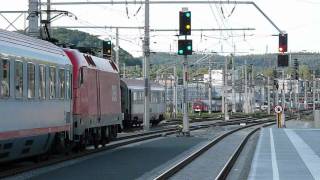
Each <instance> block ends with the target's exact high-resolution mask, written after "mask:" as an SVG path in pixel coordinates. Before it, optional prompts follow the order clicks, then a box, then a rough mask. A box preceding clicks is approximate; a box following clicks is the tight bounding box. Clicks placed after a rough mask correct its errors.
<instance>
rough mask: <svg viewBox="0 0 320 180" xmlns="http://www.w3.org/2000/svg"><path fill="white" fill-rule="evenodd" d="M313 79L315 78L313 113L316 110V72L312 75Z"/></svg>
mask: <svg viewBox="0 0 320 180" xmlns="http://www.w3.org/2000/svg"><path fill="white" fill-rule="evenodd" d="M312 80H313V84H312V99H313V107H312V109H313V115H314V113H315V111H316V78H315V74H313V75H312Z"/></svg>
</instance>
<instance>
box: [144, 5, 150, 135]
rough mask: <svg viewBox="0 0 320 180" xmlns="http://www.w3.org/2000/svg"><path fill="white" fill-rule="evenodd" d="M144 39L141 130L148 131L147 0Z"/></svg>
mask: <svg viewBox="0 0 320 180" xmlns="http://www.w3.org/2000/svg"><path fill="white" fill-rule="evenodd" d="M144 9H145V11H144V13H145V17H144V23H145V24H144V39H143V56H144V59H143V62H144V63H143V65H144V66H143V76H144V114H143V129H144V130H145V131H149V129H150V93H149V61H150V47H149V46H150V34H149V33H150V32H149V28H150V27H149V0H145V8H144Z"/></svg>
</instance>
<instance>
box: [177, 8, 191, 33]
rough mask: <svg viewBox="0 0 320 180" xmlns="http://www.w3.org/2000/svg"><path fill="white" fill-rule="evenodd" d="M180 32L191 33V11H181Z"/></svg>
mask: <svg viewBox="0 0 320 180" xmlns="http://www.w3.org/2000/svg"><path fill="white" fill-rule="evenodd" d="M179 25H180V26H179V32H180V35H191V12H190V11H180V12H179Z"/></svg>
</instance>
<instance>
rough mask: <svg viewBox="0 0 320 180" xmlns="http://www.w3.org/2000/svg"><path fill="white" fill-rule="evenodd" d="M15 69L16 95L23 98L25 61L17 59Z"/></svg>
mask: <svg viewBox="0 0 320 180" xmlns="http://www.w3.org/2000/svg"><path fill="white" fill-rule="evenodd" d="M14 70H15V72H14V76H15V78H14V80H15V96H16V98H22V96H23V63H22V62H21V61H16V62H15V68H14Z"/></svg>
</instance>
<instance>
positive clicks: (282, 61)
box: [278, 54, 289, 67]
mask: <svg viewBox="0 0 320 180" xmlns="http://www.w3.org/2000/svg"><path fill="white" fill-rule="evenodd" d="M288 66H289V56H288V54H278V67H288Z"/></svg>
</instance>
